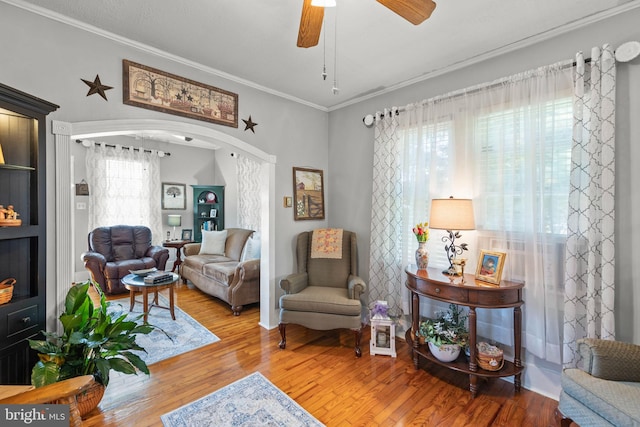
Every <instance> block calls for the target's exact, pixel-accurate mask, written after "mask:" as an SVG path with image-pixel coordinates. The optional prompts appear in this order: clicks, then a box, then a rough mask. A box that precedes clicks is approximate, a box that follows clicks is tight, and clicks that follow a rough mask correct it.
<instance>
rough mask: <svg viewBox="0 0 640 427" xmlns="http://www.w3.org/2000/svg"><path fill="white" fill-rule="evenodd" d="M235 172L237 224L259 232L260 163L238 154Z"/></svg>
mask: <svg viewBox="0 0 640 427" xmlns="http://www.w3.org/2000/svg"><path fill="white" fill-rule="evenodd" d="M236 172H237V174H238V226H239V227H241V228H246V229H249V230H255V231H256V232H260V221H261V215H260V209H261V206H260V163H258V162H256V161H255V160H252V159H250V158H248V157H245V156H242V155H239V156H238V162H237V163H236ZM256 234H257V233H256Z"/></svg>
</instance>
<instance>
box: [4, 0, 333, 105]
mask: <svg viewBox="0 0 640 427" xmlns="http://www.w3.org/2000/svg"><path fill="white" fill-rule="evenodd" d="M0 1H1V2H3V3H7V4H10V5H12V6H15V7H18V8H20V9H24V10H26V11H28V12H32V13H35V14H37V15H40V16H43V17H45V18H48V19H52V20H54V21H57V22H60V23H62V24H66V25H69V26H72V27H75V28H78V29H80V30H83V31H86V32H88V33H92V34H95V35H97V36H100V37H104V38H106V39H109V40H112V41H114V42H116V43H119V44H122V45H125V46H129V47H132V48H134V49H137V50H140V51H142V52H145V53H149V54H151V55H155V56H158V57H161V58H164V59H167V60H169V61H173V62H177V63H179V64H182V65H186V66H187V67H191V68H195V69H196V70H200V71H203V72H205V73H208V74H211V75H214V76H217V77H221V78H223V79H226V80H229V81H232V82H235V83H239V84H241V85H244V86H247V87H250V88H252V89H256V90H259V91H261V92H265V93H268V94H270V95H274V96H277V97H280V98H283V99H286V100H289V101H292V102H296V103H298V104H302V105H306V106H307V107H311V108H315V109H317V110H320V111H324V112H327V111H329V110H328V109H327V107H324V106H322V105H318V104H314V103H312V102H309V101H306V100H304V99H301V98H298V97H295V96H292V95H289V94H286V93H284V92H280V91H277V90H275V89H271V88H268V87H266V86H262V85H260V84H258V83H256V82H253V81H251V80H246V79H243V78H241V77H238V76H235V75H233V74H229V73H225V72H224V71H221V70H218V69H215V68H212V67H208V66H206V65H203V64H200V63H199V62H195V61H191V60H189V59H186V58H183V57H181V56H178V55H174V54H171V53H169V52H166V51H163V50H161V49H157V48H154V47H152V46H149V45H147V44H144V43H139V42H137V41H134V40H131V39H128V38H126V37H122V36H120V35H118V34H114V33H111V32H109V31H105V30H103V29H100V28H97V27H95V26H93V25H89V24H87V23H85V22H81V21H78V20H77V19H73V18H70V17H68V16H65V15H62V14H59V13H57V12H53V11H51V10H49V9H45V8H42V7H40V6H36V5H33V4H31V3H26V2H24V1H22V0H0Z"/></svg>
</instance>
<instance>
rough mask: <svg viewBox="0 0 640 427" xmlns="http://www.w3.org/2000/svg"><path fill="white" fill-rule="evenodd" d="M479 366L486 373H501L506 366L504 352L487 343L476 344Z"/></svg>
mask: <svg viewBox="0 0 640 427" xmlns="http://www.w3.org/2000/svg"><path fill="white" fill-rule="evenodd" d="M476 347H477V349H478V355H477V356H476V360H477V361H478V366H480V367H481V368H482V369H484V370H485V371H499V370H500V369H502V367H503V366H504V351H502V350H501V349H499V348H498V347H496V346H494V345H490V344H488V343H486V342H479V343H478V344H476Z"/></svg>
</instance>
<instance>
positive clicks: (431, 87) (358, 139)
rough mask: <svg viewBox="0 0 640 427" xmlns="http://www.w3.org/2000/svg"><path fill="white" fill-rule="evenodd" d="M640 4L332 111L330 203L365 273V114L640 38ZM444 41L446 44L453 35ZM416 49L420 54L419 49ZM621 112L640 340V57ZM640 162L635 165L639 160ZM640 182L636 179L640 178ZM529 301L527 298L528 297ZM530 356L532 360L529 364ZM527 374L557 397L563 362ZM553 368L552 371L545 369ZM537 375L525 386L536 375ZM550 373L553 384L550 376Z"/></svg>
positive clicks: (623, 216) (623, 280)
mask: <svg viewBox="0 0 640 427" xmlns="http://www.w3.org/2000/svg"><path fill="white" fill-rule="evenodd" d="M638 22H640V9H635V10H633V11H630V12H626V13H624V14H621V15H618V16H615V17H611V18H609V19H607V20H604V21H601V22H598V23H595V24H592V25H590V26H589V27H588V28H582V29H577V30H574V31H570V32H568V33H566V34H562V35H557V36H555V37H553V38H551V39H548V40H546V41H543V42H539V43H537V44H533V45H530V46H527V47H524V48H521V49H518V50H516V51H513V52H511V53H508V54H504V55H502V56H498V57H495V58H492V59H487V60H485V61H483V62H481V63H478V64H476V65H473V66H469V67H466V68H461V69H459V70H456V71H451V72H449V73H446V74H443V75H441V76H436V77H433V78H431V79H428V80H425V81H422V82H420V83H416V84H413V85H411V86H407V87H404V88H401V89H397V90H395V91H391V92H389V93H386V94H383V95H379V96H377V97H374V98H371V99H368V100H365V101H362V102H359V103H357V104H353V105H350V106H347V107H344V108H341V109H338V110H335V111H332V112H331V113H330V114H329V173H328V174H327V176H328V183H329V185H330V186H331V188H332V191H331V192H329V199H328V206H329V216H330V218H331V224H332V225H340V226H342V227H344V228H348V229H352V230H354V231H356V232H358V235H359V238H358V242H359V252H360V256H359V259H360V273H361V275H362V276H364V277H365V278H368V269H369V261H368V260H369V238H370V230H369V227H370V222H371V221H370V217H371V215H370V209H371V191H372V190H371V178H372V159H373V128H370V129H369V128H366V127H365V126H364V125H363V123H362V118H363V117H364V116H365V115H367V114H372V113H375V112H376V111H380V110H382V109H384V108H385V107H391V106H404V105H406V104H408V103H411V102H417V101H420V100H423V99H427V98H430V97H433V96H436V95H441V94H445V93H447V92H450V91H455V90H458V89H463V88H466V87H469V86H473V85H476V84H480V83H483V82H489V81H493V80H496V79H498V78H501V77H505V76H508V75H511V74H514V73H518V72H521V71H525V70H529V69H533V68H536V67H539V66H543V65H548V64H552V63H554V62H557V61H560V60H565V59H568V58H571V57H573V56H574V55H575V52H577V51H580V50H582V51H583V52H584V53H585V55H586V56H589V55H590V52H591V47H593V46H601V45H603V44H604V43H610V44H611V45H612V46H613V47H614V48H616V47H617V46H619V45H620V44H622V43H623V42H626V41H629V40H640V26H639V25H638ZM442 42H443V49H446V42H445V41H442ZM416 54H419V49H418V51H417V53H416ZM616 96H617V103H618V107H617V112H616V132H617V141H616V144H617V145H616V160H617V161H616V193H617V194H616V292H617V295H616V330H617V337H618V339H620V340H624V341H634V342H636V343H640V309H636V308H635V307H639V306H640V281H638V278H639V277H640V267H639V265H638V263H637V262H634V260H635V259H637V257H636V256H635V247H636V246H635V245H633V242H634V241H635V242H637V241H638V239H640V228H639V222H640V219H639V218H640V215H639V214H640V191H639V190H638V186H637V183H638V182H640V180H639V178H640V172H639V171H638V168H637V164H638V162H639V161H640V150H639V149H638V141H640V120H638V118H639V117H640V58H636V59H635V60H634V61H633V62H630V63H626V64H625V63H618V86H617V92H616ZM634 166H635V167H634ZM633 184H635V187H634V186H633ZM525 304H526V302H525ZM527 363H528V365H527ZM525 366H527V369H526V370H525V374H527V373H529V374H531V373H532V372H536V375H537V373H538V371H537V369H538V368H539V369H540V370H542V371H543V372H542V375H543V376H544V375H546V378H541V377H539V378H541V380H540V381H539V383H538V385H535V384H534V386H533V387H532V388H534V389H537V390H538V391H541V392H543V393H545V394H548V395H552V396H555V397H557V394H556V393H557V390H558V378H557V375H556V374H557V373H558V372H559V371H560V367H559V366H549V365H548V364H545V362H543V361H538V360H533V359H532V358H530V359H529V360H528V361H526V362H525ZM545 370H550V371H552V372H544V371H545ZM531 377H532V375H529V376H528V377H526V378H525V382H524V383H525V387H531V386H532V381H535V380H536V379H533V378H531ZM545 380H548V384H547V383H545Z"/></svg>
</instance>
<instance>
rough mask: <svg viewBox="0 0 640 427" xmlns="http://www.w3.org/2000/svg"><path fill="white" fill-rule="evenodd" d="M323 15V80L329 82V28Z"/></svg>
mask: <svg viewBox="0 0 640 427" xmlns="http://www.w3.org/2000/svg"><path fill="white" fill-rule="evenodd" d="M325 16H326V15H322V28H323V30H322V80H327V26H326V24H325Z"/></svg>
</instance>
